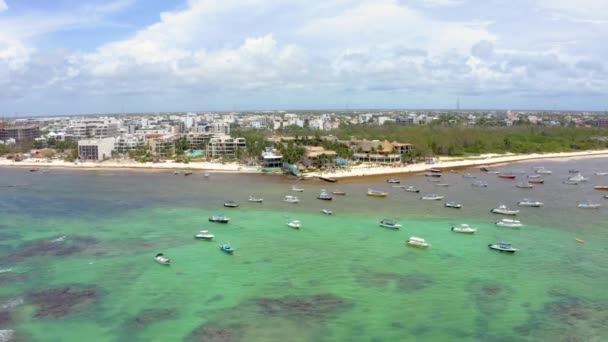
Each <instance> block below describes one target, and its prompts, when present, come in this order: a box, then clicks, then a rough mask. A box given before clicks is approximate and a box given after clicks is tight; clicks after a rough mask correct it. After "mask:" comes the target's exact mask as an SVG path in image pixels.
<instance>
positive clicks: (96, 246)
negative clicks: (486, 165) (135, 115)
mask: <svg viewBox="0 0 608 342" xmlns="http://www.w3.org/2000/svg"><path fill="white" fill-rule="evenodd" d="M539 165H544V166H545V167H547V168H549V169H551V170H553V174H552V175H547V176H544V177H543V178H544V179H545V181H546V182H545V184H543V185H537V186H536V187H535V188H534V189H530V190H524V189H518V188H516V187H515V183H517V181H519V180H516V181H510V180H504V179H498V178H497V177H496V175H488V174H483V173H481V172H479V171H477V170H475V169H471V170H467V171H469V172H472V173H474V174H475V175H476V176H478V178H477V179H481V180H487V181H488V182H489V183H490V186H489V187H488V188H473V187H471V185H470V184H471V183H472V182H473V180H472V179H463V177H462V173H463V172H466V171H464V170H461V171H460V173H454V174H451V173H446V174H444V176H443V177H442V182H446V183H449V184H450V186H449V187H447V188H442V187H436V185H435V184H434V183H431V182H428V180H427V179H426V178H425V177H423V176H421V175H409V176H400V177H393V178H399V179H401V181H402V184H403V185H410V184H411V185H415V186H417V187H418V188H420V189H421V190H422V192H421V193H420V194H413V193H407V192H404V191H403V190H401V189H395V188H391V186H390V184H387V183H386V182H385V179H386V178H387V177H375V178H367V179H365V180H344V181H340V182H338V183H335V184H330V183H324V182H321V181H317V180H310V181H297V180H294V179H288V178H284V177H276V176H267V175H231V174H213V173H212V174H211V176H210V177H209V178H205V177H203V175H202V173H195V174H193V175H192V176H189V177H184V176H183V175H179V176H176V175H173V174H172V173H171V172H167V171H147V172H146V171H76V170H55V169H52V170H50V172H49V173H40V172H35V173H30V172H28V171H27V170H25V169H0V341H5V340H6V341H9V340H14V341H83V340H87V341H182V340H184V341H405V340H416V341H456V340H458V341H605V340H606V338H607V337H608V324H606V323H608V292H606V291H605V286H606V284H608V267H607V263H606V260H607V257H608V249H607V248H606V246H608V234H607V230H608V225H607V224H606V223H605V222H606V219H607V218H608V207H603V208H600V209H598V210H584V209H578V208H576V205H577V203H579V202H582V201H587V200H588V201H592V202H599V203H602V204H604V205H605V206H606V205H608V203H607V202H608V200H606V199H604V198H603V197H602V196H603V195H604V194H603V193H602V192H601V191H596V190H593V189H592V187H593V185H598V184H604V185H607V184H608V176H595V175H594V173H595V172H596V171H602V170H608V159H601V158H598V159H587V160H582V161H560V162H557V161H543V162H528V163H517V164H509V165H506V166H501V167H497V169H498V170H503V171H512V172H516V173H517V174H518V175H519V176H518V178H522V177H523V178H522V179H524V180H525V176H522V174H520V172H527V173H531V172H532V168H533V167H534V166H539ZM571 168H578V169H580V170H581V171H582V173H583V174H584V175H585V176H588V177H589V178H590V181H589V182H587V183H583V184H581V185H578V186H573V185H564V184H562V181H563V180H565V179H566V178H567V177H569V176H571V175H570V174H568V169H571ZM294 184H295V185H298V186H300V187H303V188H304V189H305V191H304V192H303V193H292V192H291V191H290V190H289V189H290V187H291V185H294ZM9 185H12V186H11V187H7V186H9ZM370 187H373V188H379V189H385V190H387V191H389V196H388V197H387V198H370V197H367V196H366V195H365V192H366V190H367V189H368V188H370ZM321 189H327V190H330V191H331V190H334V189H340V190H344V191H346V192H347V195H346V196H334V200H333V201H331V202H325V201H319V200H317V199H316V198H315V197H316V195H317V194H318V193H319V191H320V190H321ZM425 193H437V194H442V195H445V196H446V200H456V201H458V202H460V203H462V204H463V208H462V209H460V210H454V209H448V208H444V207H443V204H442V203H443V202H442V201H437V202H434V201H421V200H420V199H419V198H420V196H421V195H423V194H425ZM251 194H254V195H258V196H261V197H263V198H264V203H261V204H259V203H248V202H247V201H246V200H247V198H248V196H249V195H251ZM288 194H289V195H297V196H299V197H300V199H301V203H300V204H288V203H284V202H283V201H282V197H283V196H284V195H288ZM523 198H529V199H532V200H540V201H542V202H544V203H545V206H544V207H543V208H519V209H520V210H521V213H520V214H519V215H518V216H517V219H519V220H521V221H522V222H523V223H524V224H525V227H524V228H522V229H509V228H499V227H496V226H495V225H494V222H495V221H496V220H498V219H500V218H503V217H500V216H498V215H495V214H491V213H490V212H489V211H490V210H491V209H492V208H494V207H496V206H498V204H500V203H504V204H507V205H508V206H509V207H516V202H517V201H519V200H521V199H523ZM226 200H235V201H237V202H239V203H240V204H241V206H240V207H239V208H237V209H229V208H224V207H223V206H222V204H223V203H224V202H225V201H226ZM322 208H330V209H332V210H334V211H335V215H333V216H326V215H323V214H321V213H320V210H321V209H322ZM216 213H225V214H226V215H227V216H229V217H230V218H231V221H230V223H228V224H225V225H223V224H214V223H210V222H208V220H207V219H208V217H209V216H210V215H213V214H216ZM385 217H390V218H395V219H398V220H399V221H400V222H401V224H402V225H403V228H401V229H400V230H388V229H383V228H380V227H379V226H378V222H379V221H380V219H382V218H385ZM292 219H298V220H300V221H301V222H302V228H301V229H300V230H294V229H291V228H289V227H287V226H286V223H287V222H288V221H289V220H292ZM460 223H468V224H470V225H471V226H474V227H476V228H478V229H479V231H478V233H476V234H475V235H463V234H455V233H453V232H451V231H450V227H452V226H453V225H456V224H460ZM201 229H207V230H210V231H211V232H212V233H213V234H215V236H216V237H215V240H214V241H211V242H207V241H197V240H194V239H193V235H194V234H195V233H196V232H198V231H199V230H201ZM409 236H419V237H423V238H425V239H426V240H427V241H428V242H429V243H431V244H432V246H431V247H430V248H429V249H426V250H420V249H416V248H412V247H408V246H406V245H405V240H406V239H407V238H408V237H409ZM576 238H582V239H584V240H585V241H586V243H584V244H581V243H578V242H576V241H575V239H576ZM496 241H509V242H512V243H513V244H514V246H515V247H516V248H519V251H518V252H517V253H515V254H514V255H508V254H502V253H498V252H495V251H492V250H490V249H488V247H487V245H488V244H489V243H492V242H496ZM221 242H229V243H230V244H231V245H233V247H234V248H235V249H236V252H235V253H234V255H227V254H224V253H222V252H221V251H220V250H219V248H218V245H219V243H221ZM156 253H164V254H165V255H166V256H168V257H169V258H171V259H172V265H171V266H163V265H159V264H158V263H156V262H155V261H154V259H153V257H154V255H155V254H156Z"/></svg>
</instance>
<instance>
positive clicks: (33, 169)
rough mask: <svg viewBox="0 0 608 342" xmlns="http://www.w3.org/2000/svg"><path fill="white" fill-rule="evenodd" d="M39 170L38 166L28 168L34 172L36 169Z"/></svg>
mask: <svg viewBox="0 0 608 342" xmlns="http://www.w3.org/2000/svg"><path fill="white" fill-rule="evenodd" d="M39 170H40V169H39V168H37V167H33V168H31V169H30V172H36V171H39Z"/></svg>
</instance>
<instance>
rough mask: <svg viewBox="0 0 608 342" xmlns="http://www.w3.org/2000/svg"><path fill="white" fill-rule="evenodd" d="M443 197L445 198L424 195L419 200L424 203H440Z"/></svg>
mask: <svg viewBox="0 0 608 342" xmlns="http://www.w3.org/2000/svg"><path fill="white" fill-rule="evenodd" d="M444 197H445V196H441V195H436V194H428V195H424V196H422V197H420V199H421V200H425V201H440V200H442V199H443V198H444Z"/></svg>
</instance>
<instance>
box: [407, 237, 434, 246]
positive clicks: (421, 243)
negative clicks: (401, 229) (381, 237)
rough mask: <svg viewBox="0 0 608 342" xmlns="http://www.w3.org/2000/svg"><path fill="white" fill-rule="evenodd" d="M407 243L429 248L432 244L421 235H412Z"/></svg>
mask: <svg viewBox="0 0 608 342" xmlns="http://www.w3.org/2000/svg"><path fill="white" fill-rule="evenodd" d="M405 243H406V244H408V245H409V246H412V247H417V248H428V247H430V246H431V245H430V244H429V243H428V242H426V240H424V239H423V238H419V237H415V236H410V238H409V239H407V241H406V242H405Z"/></svg>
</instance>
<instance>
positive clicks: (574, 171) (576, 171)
mask: <svg viewBox="0 0 608 342" xmlns="http://www.w3.org/2000/svg"><path fill="white" fill-rule="evenodd" d="M579 172H580V171H579V170H577V169H570V170H568V173H579Z"/></svg>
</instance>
